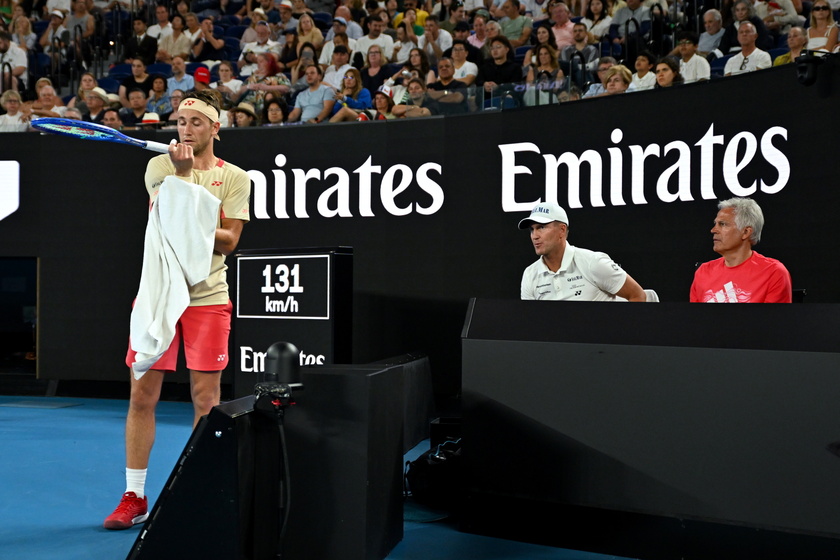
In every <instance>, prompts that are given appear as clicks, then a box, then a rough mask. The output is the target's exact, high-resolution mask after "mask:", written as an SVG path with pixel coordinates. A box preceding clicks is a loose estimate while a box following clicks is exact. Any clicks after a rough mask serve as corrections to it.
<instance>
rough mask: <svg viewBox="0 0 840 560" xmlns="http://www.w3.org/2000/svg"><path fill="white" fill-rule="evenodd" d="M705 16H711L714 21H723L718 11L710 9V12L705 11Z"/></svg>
mask: <svg viewBox="0 0 840 560" xmlns="http://www.w3.org/2000/svg"><path fill="white" fill-rule="evenodd" d="M706 13H707V14H712V16H713V17H714V18H715V21H723V14H721V13H720V10H716V9H714V8H712V9H711V10H706Z"/></svg>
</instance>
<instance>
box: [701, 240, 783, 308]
mask: <svg viewBox="0 0 840 560" xmlns="http://www.w3.org/2000/svg"><path fill="white" fill-rule="evenodd" d="M792 299H793V290H792V288H791V281H790V273H789V272H788V270H787V269H786V268H785V265H783V264H782V263H780V262H779V261H777V260H776V259H770V258H767V257H765V256H763V255H760V254H758V253H756V252H755V251H753V254H752V256H751V257H750V258H748V259H747V260H745V261H744V262H742V263H741V264H739V265H738V266H731V267H730V266H726V263H725V262H724V260H723V257H721V258H719V259H716V260H713V261H709V262H707V263H703V264H702V265H700V268H698V269H697V272H695V273H694V282H692V284H691V301H692V302H699V303H791V301H792Z"/></svg>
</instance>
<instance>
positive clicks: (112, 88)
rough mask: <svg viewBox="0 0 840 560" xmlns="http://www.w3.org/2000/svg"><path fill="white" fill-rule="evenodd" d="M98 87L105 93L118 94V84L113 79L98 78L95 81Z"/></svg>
mask: <svg viewBox="0 0 840 560" xmlns="http://www.w3.org/2000/svg"><path fill="white" fill-rule="evenodd" d="M97 82H98V84H99V87H101V88H102V89H104V90H105V91H106V92H107V93H119V91H120V82H118V81H117V80H115V79H114V78H99V79H98V80H97Z"/></svg>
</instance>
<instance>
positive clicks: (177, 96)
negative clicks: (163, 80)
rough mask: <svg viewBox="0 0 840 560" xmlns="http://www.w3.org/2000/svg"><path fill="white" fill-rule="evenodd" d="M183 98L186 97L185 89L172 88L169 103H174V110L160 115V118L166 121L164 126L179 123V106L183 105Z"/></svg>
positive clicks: (168, 126)
mask: <svg viewBox="0 0 840 560" xmlns="http://www.w3.org/2000/svg"><path fill="white" fill-rule="evenodd" d="M182 99H184V91H182V90H180V89H175V90H170V93H169V104H170V105H172V112H171V113H169V114H168V115H161V116H160V119H161V120H162V121H164V124H165V126H164V128H171V127H174V126H177V125H178V107H179V106H180V105H181V100H182Z"/></svg>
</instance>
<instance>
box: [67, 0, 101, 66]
mask: <svg viewBox="0 0 840 560" xmlns="http://www.w3.org/2000/svg"><path fill="white" fill-rule="evenodd" d="M64 25H65V27H66V28H67V30H68V33H69V38H68V43H70V42H72V43H73V49H74V55H75V60H77V61H80V62H82V63H83V64H84V67H85V68H87V65H88V64H90V63H91V62H92V59H93V52H92V50H91V44H90V39H91V37H93V32H94V31H95V29H96V27H95V24H94V19H93V16H92V15H91V14H90V13H88V9H87V2H86V0H73V12H72V13H71V14H70V15H69V16H68V17H67V18H66V19H65V21H64ZM77 28H78V30H79V32H80V35H79V36H77V35H76V33H77V31H76V30H77Z"/></svg>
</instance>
